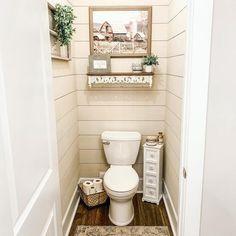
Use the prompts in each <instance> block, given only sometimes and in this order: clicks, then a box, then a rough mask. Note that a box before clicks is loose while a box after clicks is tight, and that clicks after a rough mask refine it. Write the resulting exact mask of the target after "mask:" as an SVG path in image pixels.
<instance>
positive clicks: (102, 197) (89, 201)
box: [78, 183, 108, 207]
mask: <svg viewBox="0 0 236 236" xmlns="http://www.w3.org/2000/svg"><path fill="white" fill-rule="evenodd" d="M78 188H79V192H80V196H81V198H82V200H83V202H84V203H85V205H86V206H88V207H94V206H98V205H101V204H104V203H105V202H106V200H107V198H108V196H107V193H106V192H105V191H102V192H99V193H94V194H89V195H86V194H85V193H84V191H83V183H80V184H79V186H78Z"/></svg>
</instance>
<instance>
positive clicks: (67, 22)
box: [54, 4, 76, 46]
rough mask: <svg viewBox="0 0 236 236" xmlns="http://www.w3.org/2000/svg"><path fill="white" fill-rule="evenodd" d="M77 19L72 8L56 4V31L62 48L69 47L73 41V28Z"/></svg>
mask: <svg viewBox="0 0 236 236" xmlns="http://www.w3.org/2000/svg"><path fill="white" fill-rule="evenodd" d="M75 18H76V17H75V16H74V14H73V9H72V7H70V6H67V5H64V6H62V5H60V4H56V6H55V13H54V20H55V31H56V32H57V34H58V40H59V42H60V43H61V46H63V45H68V44H69V43H70V41H71V40H72V36H73V33H74V32H75V29H74V28H73V22H74V19H75Z"/></svg>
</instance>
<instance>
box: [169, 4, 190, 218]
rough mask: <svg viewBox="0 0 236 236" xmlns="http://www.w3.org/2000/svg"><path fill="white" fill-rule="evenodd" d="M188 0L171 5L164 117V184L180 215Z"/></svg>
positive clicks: (175, 209)
mask: <svg viewBox="0 0 236 236" xmlns="http://www.w3.org/2000/svg"><path fill="white" fill-rule="evenodd" d="M186 13H187V1H186V0H172V1H171V2H170V4H169V24H168V45H167V56H168V60H167V74H168V76H167V85H166V116H165V133H166V146H165V176H164V179H165V184H166V186H167V188H168V191H169V194H170V196H169V197H170V198H171V200H172V203H173V206H174V211H175V212H176V214H177V215H178V195H179V164H180V142H181V116H182V98H183V83H184V64H185V30H186Z"/></svg>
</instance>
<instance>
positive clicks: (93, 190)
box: [89, 186, 96, 194]
mask: <svg viewBox="0 0 236 236" xmlns="http://www.w3.org/2000/svg"><path fill="white" fill-rule="evenodd" d="M94 193H96V189H95V187H94V186H92V187H90V190H89V194H94Z"/></svg>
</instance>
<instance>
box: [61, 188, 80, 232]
mask: <svg viewBox="0 0 236 236" xmlns="http://www.w3.org/2000/svg"><path fill="white" fill-rule="evenodd" d="M79 202H80V197H79V192H78V187H77V185H76V188H75V191H74V193H73V195H72V198H71V200H70V203H69V206H68V208H67V209H66V213H65V215H64V217H63V220H62V229H63V235H64V236H68V235H69V233H70V229H71V226H72V223H73V220H74V217H75V214H76V210H77V208H78V206H79Z"/></svg>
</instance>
